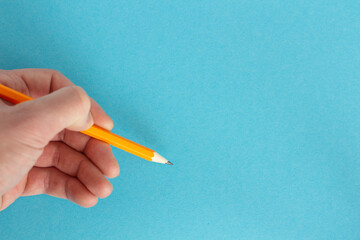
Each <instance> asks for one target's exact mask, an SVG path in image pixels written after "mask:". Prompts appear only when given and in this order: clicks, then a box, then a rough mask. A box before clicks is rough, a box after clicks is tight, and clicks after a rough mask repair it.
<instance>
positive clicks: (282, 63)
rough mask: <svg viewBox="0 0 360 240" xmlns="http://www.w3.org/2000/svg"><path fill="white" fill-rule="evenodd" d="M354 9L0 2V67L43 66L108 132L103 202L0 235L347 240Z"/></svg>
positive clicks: (352, 215) (3, 226) (359, 216)
mask: <svg viewBox="0 0 360 240" xmlns="http://www.w3.org/2000/svg"><path fill="white" fill-rule="evenodd" d="M359 10H360V2H359V1H341V2H340V1H339V2H337V3H336V2H333V1H325V0H323V1H311V2H303V1H226V0H225V1H187V0H185V1H168V2H162V1H153V0H149V1H127V2H125V1H86V2H85V1H68V0H67V1H40V0H38V1H4V0H2V1H0V68H3V69H14V68H27V67H32V68H33V67H36V68H53V69H57V70H59V71H61V72H63V73H64V74H65V75H66V76H67V77H69V78H70V79H71V80H72V81H73V82H75V83H76V84H77V85H80V86H82V87H83V88H84V89H86V90H87V92H88V93H89V95H91V96H92V97H93V98H94V99H96V100H97V101H98V102H99V103H100V104H101V105H102V106H103V107H104V109H105V110H106V111H107V112H108V114H109V115H110V116H112V117H113V119H114V121H115V129H114V131H115V132H116V133H118V134H120V135H122V136H124V137H127V138H130V139H132V140H134V141H137V142H139V143H141V144H144V145H146V146H148V147H151V148H153V149H156V150H157V151H158V152H160V153H161V154H162V155H164V156H166V157H167V158H168V159H170V160H171V161H172V162H174V163H175V165H174V166H172V167H168V166H162V165H158V164H151V163H148V162H146V161H143V160H141V159H139V158H137V157H135V156H132V155H130V154H127V153H125V152H123V151H121V150H118V149H114V153H115V155H116V157H117V159H118V160H119V163H120V167H121V174H120V177H118V178H117V179H114V180H111V181H112V183H113V185H114V192H113V194H112V195H111V196H110V197H109V198H107V199H103V200H101V201H100V202H99V203H98V205H97V206H96V207H94V208H91V209H83V208H81V207H78V206H76V205H74V204H72V203H70V202H67V201H65V200H61V199H55V198H51V197H48V196H36V197H26V198H21V199H18V200H17V201H16V202H15V203H14V204H13V205H12V206H11V207H9V208H8V209H7V210H5V211H3V212H1V213H0V236H1V238H3V239H359V237H360V230H359V229H360V207H359V206H360V205H359V199H360V194H359V193H360V187H359V186H360V164H359V163H360V161H359V157H360V134H359V132H360V114H359V113H360V111H359V109H360V108H359V107H360V106H359V103H360V81H359V76H360V57H359V56H360V44H359V43H360V32H359V29H360V17H359Z"/></svg>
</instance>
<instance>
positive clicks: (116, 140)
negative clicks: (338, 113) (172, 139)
mask: <svg viewBox="0 0 360 240" xmlns="http://www.w3.org/2000/svg"><path fill="white" fill-rule="evenodd" d="M0 98H3V99H4V100H6V101H8V102H11V103H14V104H18V103H21V102H25V101H29V100H33V98H31V97H29V96H27V95H25V94H23V93H20V92H17V91H15V90H13V89H11V88H8V87H6V86H4V85H2V84H0ZM81 132H82V133H83V134H86V135H88V136H90V137H93V138H96V139H99V140H101V141H104V142H106V143H108V144H111V145H113V146H114V147H118V148H120V149H122V150H124V151H127V152H129V153H131V154H134V155H136V156H138V157H141V158H143V159H146V160H148V161H153V158H154V156H155V151H153V150H151V149H149V148H147V147H144V146H142V145H140V144H137V143H135V142H133V141H130V140H128V139H126V138H123V137H121V136H119V135H116V134H114V133H112V132H110V131H108V130H106V129H104V128H101V127H99V126H97V125H93V126H91V127H90V128H89V129H87V130H85V131H81Z"/></svg>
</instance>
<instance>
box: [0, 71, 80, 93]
mask: <svg viewBox="0 0 360 240" xmlns="http://www.w3.org/2000/svg"><path fill="white" fill-rule="evenodd" d="M0 73H2V75H0V76H2V80H1V81H2V83H3V84H4V85H6V86H8V87H11V88H13V89H15V90H18V91H21V92H22V93H24V94H27V95H30V96H31V97H33V98H39V97H42V96H44V95H47V94H49V93H51V92H53V91H56V90H58V89H60V88H64V87H68V86H73V85H74V84H73V83H72V82H71V81H70V80H69V79H68V78H67V77H65V76H64V75H63V74H62V73H61V72H59V71H56V70H52V69H34V68H27V69H16V70H2V71H1V72H0ZM4 75H5V76H4Z"/></svg>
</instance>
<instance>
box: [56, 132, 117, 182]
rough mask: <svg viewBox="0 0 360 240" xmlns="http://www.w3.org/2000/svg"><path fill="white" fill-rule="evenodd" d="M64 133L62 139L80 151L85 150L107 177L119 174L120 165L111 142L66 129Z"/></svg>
mask: <svg viewBox="0 0 360 240" xmlns="http://www.w3.org/2000/svg"><path fill="white" fill-rule="evenodd" d="M63 133H64V134H63V135H62V136H61V139H62V141H63V142H64V143H65V144H67V145H68V146H70V147H71V148H73V149H75V150H77V151H78V152H84V153H85V154H86V156H87V157H88V158H89V159H90V160H91V161H92V162H93V163H94V164H95V165H96V166H97V167H98V168H99V169H100V170H101V171H102V173H103V174H104V175H105V176H106V177H108V178H114V177H117V176H119V174H120V167H119V164H118V162H117V160H116V158H115V157H114V155H113V153H112V150H111V147H110V145H109V144H107V143H104V142H102V141H100V140H97V139H94V138H91V137H89V136H87V135H84V134H82V133H78V132H73V131H68V130H66V131H64V132H63Z"/></svg>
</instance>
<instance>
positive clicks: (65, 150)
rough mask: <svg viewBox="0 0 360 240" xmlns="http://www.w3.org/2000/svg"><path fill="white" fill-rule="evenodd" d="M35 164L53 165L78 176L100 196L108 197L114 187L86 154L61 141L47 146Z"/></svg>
mask: <svg viewBox="0 0 360 240" xmlns="http://www.w3.org/2000/svg"><path fill="white" fill-rule="evenodd" d="M104 159H105V156H104ZM35 166H37V167H52V166H53V167H56V168H57V169H59V170H60V171H62V172H64V173H66V174H67V175H70V176H76V177H77V178H78V179H79V180H80V181H81V182H82V183H83V184H84V185H85V186H86V187H87V189H89V190H90V192H92V193H93V194H94V195H95V196H97V197H100V198H105V197H108V196H109V195H110V194H111V192H112V189H113V188H112V185H111V183H110V182H109V180H107V179H106V177H105V176H104V175H103V173H102V172H101V171H100V170H99V169H98V168H97V167H96V166H95V165H94V164H93V163H92V162H91V161H90V160H89V159H88V158H87V157H86V156H85V155H84V154H81V153H79V152H77V151H75V150H74V149H72V148H70V147H68V146H67V145H65V144H63V143H60V142H51V143H50V144H49V145H48V146H46V148H45V149H44V153H43V154H42V155H41V156H40V158H39V159H38V161H37V162H36V164H35Z"/></svg>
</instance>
